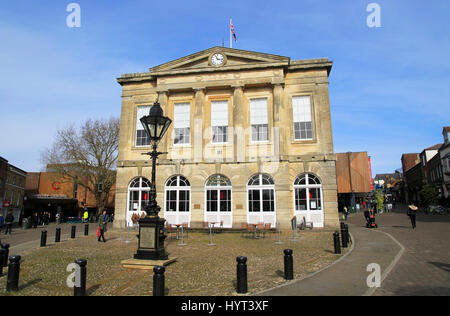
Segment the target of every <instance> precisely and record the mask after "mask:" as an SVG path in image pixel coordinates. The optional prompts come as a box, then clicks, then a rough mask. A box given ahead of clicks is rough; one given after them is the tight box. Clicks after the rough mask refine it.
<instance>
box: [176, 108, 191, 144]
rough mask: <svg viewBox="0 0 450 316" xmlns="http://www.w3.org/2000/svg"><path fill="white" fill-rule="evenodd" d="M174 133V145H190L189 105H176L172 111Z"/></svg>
mask: <svg viewBox="0 0 450 316" xmlns="http://www.w3.org/2000/svg"><path fill="white" fill-rule="evenodd" d="M173 128H174V132H175V136H174V140H173V143H174V144H175V145H188V144H190V143H191V104H190V103H177V104H175V109H174V123H173Z"/></svg>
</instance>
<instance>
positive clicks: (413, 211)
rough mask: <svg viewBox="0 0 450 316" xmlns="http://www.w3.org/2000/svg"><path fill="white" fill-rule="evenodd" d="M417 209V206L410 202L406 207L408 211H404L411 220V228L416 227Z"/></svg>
mask: <svg viewBox="0 0 450 316" xmlns="http://www.w3.org/2000/svg"><path fill="white" fill-rule="evenodd" d="M418 210H419V208H418V207H417V206H415V205H414V204H411V205H410V206H409V207H408V212H407V213H406V215H408V216H409V219H410V220H411V225H412V228H413V229H416V214H417V211H418Z"/></svg>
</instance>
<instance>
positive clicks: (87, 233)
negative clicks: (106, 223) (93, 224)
mask: <svg viewBox="0 0 450 316" xmlns="http://www.w3.org/2000/svg"><path fill="white" fill-rule="evenodd" d="M84 236H89V224H86V225H84Z"/></svg>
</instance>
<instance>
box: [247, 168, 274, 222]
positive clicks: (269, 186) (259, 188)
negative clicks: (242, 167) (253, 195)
mask: <svg viewBox="0 0 450 316" xmlns="http://www.w3.org/2000/svg"><path fill="white" fill-rule="evenodd" d="M255 176H258V177H259V183H260V184H259V185H250V184H249V183H250V180H252V179H254V177H255ZM263 177H268V178H269V179H270V181H271V184H263ZM264 190H271V191H272V193H273V207H274V209H273V211H269V212H264V210H263V209H264V199H263V191H264ZM250 191H259V206H260V211H258V212H250V200H249V193H250ZM246 200H247V223H250V215H253V216H252V217H255V215H256V214H260V220H259V222H260V223H265V222H266V221H265V220H264V215H272V216H273V221H272V223H271V224H272V227H275V225H276V218H277V190H276V186H275V181H274V180H273V178H272V177H271V176H270V175H268V174H264V173H260V174H255V175H253V176H251V177H250V179H249V180H248V181H247V198H246ZM251 224H257V223H251Z"/></svg>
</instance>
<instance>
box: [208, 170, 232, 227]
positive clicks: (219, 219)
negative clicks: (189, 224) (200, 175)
mask: <svg viewBox="0 0 450 316" xmlns="http://www.w3.org/2000/svg"><path fill="white" fill-rule="evenodd" d="M214 177H217V178H218V177H221V178H223V179H224V180H226V182H227V183H228V184H227V185H222V184H220V183H219V185H209V183H210V181H211V180H212V179H213V178H214ZM208 191H216V192H217V201H216V203H217V211H216V212H208ZM220 191H230V200H229V203H230V210H229V211H227V212H221V211H220ZM204 205H205V209H204V212H203V213H204V221H205V222H211V220H210V219H211V217H213V216H214V215H216V216H217V217H216V220H215V221H216V222H222V221H223V222H224V227H225V228H232V227H233V185H232V183H231V180H230V179H229V178H228V177H226V176H224V175H222V174H215V175H212V176H211V177H209V178H208V180H207V181H206V183H205V204H204ZM222 217H229V223H230V224H229V225H227V224H226V222H227V221H226V220H223V219H222Z"/></svg>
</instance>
